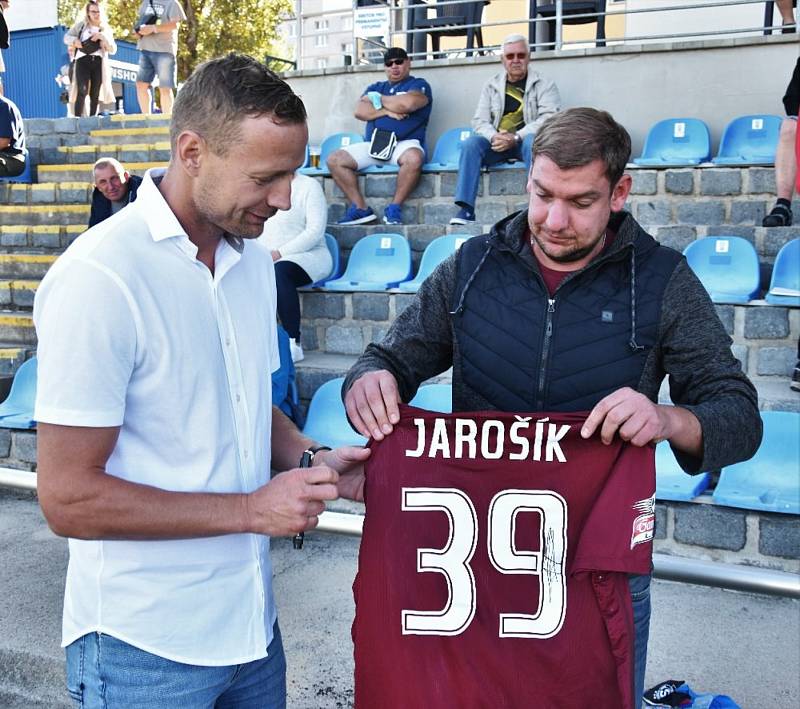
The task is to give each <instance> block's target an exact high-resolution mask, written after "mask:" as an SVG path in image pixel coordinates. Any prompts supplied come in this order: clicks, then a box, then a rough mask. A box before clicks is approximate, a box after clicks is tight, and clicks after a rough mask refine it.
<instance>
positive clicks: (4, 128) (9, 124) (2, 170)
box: [0, 96, 28, 177]
mask: <svg viewBox="0 0 800 709" xmlns="http://www.w3.org/2000/svg"><path fill="white" fill-rule="evenodd" d="M27 159H28V149H27V148H26V147H25V128H24V126H23V125H22V115H21V114H20V112H19V109H18V108H17V104H15V103H14V102H13V101H11V100H9V99H7V98H6V97H5V96H0V177H17V175H21V174H22V173H23V172H24V171H25V161H26V160H27Z"/></svg>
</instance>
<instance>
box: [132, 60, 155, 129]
mask: <svg viewBox="0 0 800 709" xmlns="http://www.w3.org/2000/svg"><path fill="white" fill-rule="evenodd" d="M155 76H156V67H155V64H154V63H153V52H148V51H146V50H143V51H141V52H139V73H138V74H137V75H136V99H137V100H138V101H139V112H140V113H144V114H145V115H150V84H152V83H153V79H155Z"/></svg>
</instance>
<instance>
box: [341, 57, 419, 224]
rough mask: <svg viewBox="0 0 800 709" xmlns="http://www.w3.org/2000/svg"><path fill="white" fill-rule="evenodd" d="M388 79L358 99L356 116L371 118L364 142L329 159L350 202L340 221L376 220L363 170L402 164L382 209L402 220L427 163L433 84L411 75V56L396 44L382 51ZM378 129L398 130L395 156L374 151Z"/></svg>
mask: <svg viewBox="0 0 800 709" xmlns="http://www.w3.org/2000/svg"><path fill="white" fill-rule="evenodd" d="M383 65H384V70H385V72H386V79H387V81H377V82H375V83H374V84H370V85H369V86H368V87H367V89H366V91H364V94H363V95H362V96H361V98H359V100H358V103H356V110H355V117H356V118H358V120H360V121H366V122H367V126H366V129H365V131H364V140H365V141H366V142H364V143H355V144H353V145H348V146H346V147H344V148H340V149H339V150H337V151H336V152H334V153H332V154H331V155H330V156H329V157H328V169H330V171H331V176H332V177H333V181H334V182H335V183H336V184H337V185H338V186H339V188H340V189H341V190H342V192H344V194H345V197H347V199H348V200H349V202H350V204H349V206H348V208H347V212H346V213H345V215H344V217H343V218H342V219H341V220H339V224H367V223H369V222H374V221H375V220H376V219H377V216H376V215H375V212H373V211H372V209H371V208H370V207H368V206H367V203H366V201H365V200H364V197H363V195H362V194H361V191H360V190H359V189H358V171H359V170H362V169H364V168H365V167H369V166H371V165H397V166H399V168H400V172H399V173H398V175H397V186H396V187H395V192H394V197H393V198H392V202H391V204H389V205H387V207H386V209H385V210H384V213H383V221H384V223H385V224H402V223H403V215H402V206H403V202H405V200H406V199H407V198H408V196H409V195H410V194H411V192H412V190H413V189H414V187H416V185H417V182H418V181H419V176H420V173H421V171H422V164H423V163H424V162H425V130H426V128H427V127H428V119H429V118H430V115H431V105H432V101H433V98H432V95H431V87H430V85H429V84H428V82H427V81H425V79H420V78H417V77H414V76H411V60H410V59H409V58H408V54H406V52H405V50H404V49H401V48H400V47H391V48H389V49H388V50H387V51H386V53H385V54H384V55H383ZM375 129H378V130H382V131H389V132H392V133H394V134H395V137H396V139H397V143H396V145H395V147H394V150H393V151H392V152H391V155H390V156H389V157H388V158H387V159H385V160H381V159H378V158H375V157H373V156H372V155H370V152H371V150H370V145H371V141H372V136H373V131H374V130H375Z"/></svg>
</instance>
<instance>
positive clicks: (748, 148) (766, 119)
mask: <svg viewBox="0 0 800 709" xmlns="http://www.w3.org/2000/svg"><path fill="white" fill-rule="evenodd" d="M782 120H783V119H782V118H781V117H780V116H770V115H754V116H739V118H734V119H733V120H732V121H731V122H730V123H728V125H727V126H725V132H724V133H723V134H722V140H721V141H720V143H719V154H718V155H717V157H715V158H714V159H713V160H712V161H711V162H713V163H714V164H715V165H772V164H773V163H774V162H775V151H776V150H777V149H778V134H779V133H780V129H781V121H782Z"/></svg>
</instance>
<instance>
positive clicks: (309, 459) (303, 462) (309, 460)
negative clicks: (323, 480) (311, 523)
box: [292, 446, 331, 549]
mask: <svg viewBox="0 0 800 709" xmlns="http://www.w3.org/2000/svg"><path fill="white" fill-rule="evenodd" d="M329 450H331V447H330V446H309V447H308V448H306V449H305V450H304V451H303V455H302V456H300V465H298V466H297V467H299V468H310V467H311V466H312V465H313V464H314V457H315V456H316V455H317V453H319V452H320V451H329ZM305 536H306V535H305V532H299V533H298V534H295V535H294V537H292V546H293V547H294V548H295V549H302V548H303V540H304V539H305Z"/></svg>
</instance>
